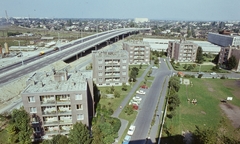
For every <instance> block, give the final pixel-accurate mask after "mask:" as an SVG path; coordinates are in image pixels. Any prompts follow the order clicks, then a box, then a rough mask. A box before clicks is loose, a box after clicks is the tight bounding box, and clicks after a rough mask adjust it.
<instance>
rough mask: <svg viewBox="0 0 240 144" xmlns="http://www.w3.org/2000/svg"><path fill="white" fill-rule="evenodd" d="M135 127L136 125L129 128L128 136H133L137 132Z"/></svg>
mask: <svg viewBox="0 0 240 144" xmlns="http://www.w3.org/2000/svg"><path fill="white" fill-rule="evenodd" d="M135 128H136V127H135V126H134V125H131V126H130V127H129V129H128V132H127V134H128V135H130V136H131V135H133V133H134V131H135Z"/></svg>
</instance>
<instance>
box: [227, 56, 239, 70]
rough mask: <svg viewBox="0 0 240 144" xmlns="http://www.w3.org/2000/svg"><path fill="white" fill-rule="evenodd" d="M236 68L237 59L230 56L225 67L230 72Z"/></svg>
mask: <svg viewBox="0 0 240 144" xmlns="http://www.w3.org/2000/svg"><path fill="white" fill-rule="evenodd" d="M236 66H237V59H236V57H235V56H233V55H232V56H231V57H230V58H229V59H228V61H227V67H228V68H229V69H230V70H232V69H233V68H235V67H236Z"/></svg>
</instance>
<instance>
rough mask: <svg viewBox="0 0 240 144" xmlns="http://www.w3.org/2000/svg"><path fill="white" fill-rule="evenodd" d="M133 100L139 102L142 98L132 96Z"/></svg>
mask: <svg viewBox="0 0 240 144" xmlns="http://www.w3.org/2000/svg"><path fill="white" fill-rule="evenodd" d="M133 100H134V101H137V102H140V101H141V100H142V98H140V97H138V96H135V97H133Z"/></svg>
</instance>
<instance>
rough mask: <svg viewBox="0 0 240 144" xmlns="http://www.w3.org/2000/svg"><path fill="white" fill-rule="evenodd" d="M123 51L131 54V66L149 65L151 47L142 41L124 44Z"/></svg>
mask: <svg viewBox="0 0 240 144" xmlns="http://www.w3.org/2000/svg"><path fill="white" fill-rule="evenodd" d="M123 50H126V51H127V52H128V53H129V64H149V63H150V45H149V44H148V43H144V42H142V41H140V42H139V41H132V42H124V43H123Z"/></svg>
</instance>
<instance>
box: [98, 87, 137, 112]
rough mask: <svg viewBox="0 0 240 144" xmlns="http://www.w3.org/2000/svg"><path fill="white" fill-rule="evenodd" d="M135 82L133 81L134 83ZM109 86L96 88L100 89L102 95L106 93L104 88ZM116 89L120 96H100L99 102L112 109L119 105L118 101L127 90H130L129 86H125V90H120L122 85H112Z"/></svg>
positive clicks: (121, 99)
mask: <svg viewBox="0 0 240 144" xmlns="http://www.w3.org/2000/svg"><path fill="white" fill-rule="evenodd" d="M134 84H135V83H133V85H134ZM110 88H111V87H98V89H99V90H100V91H101V95H102V96H103V95H104V94H106V89H110ZM114 88H115V90H116V91H118V92H119V93H120V94H121V96H120V98H101V100H100V102H99V103H100V104H101V105H105V106H106V108H112V109H113V110H114V111H115V110H116V109H117V108H119V107H120V103H121V102H122V101H123V99H124V98H125V97H126V96H127V94H128V93H129V91H130V90H131V86H127V91H123V90H122V86H115V87H114Z"/></svg>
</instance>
